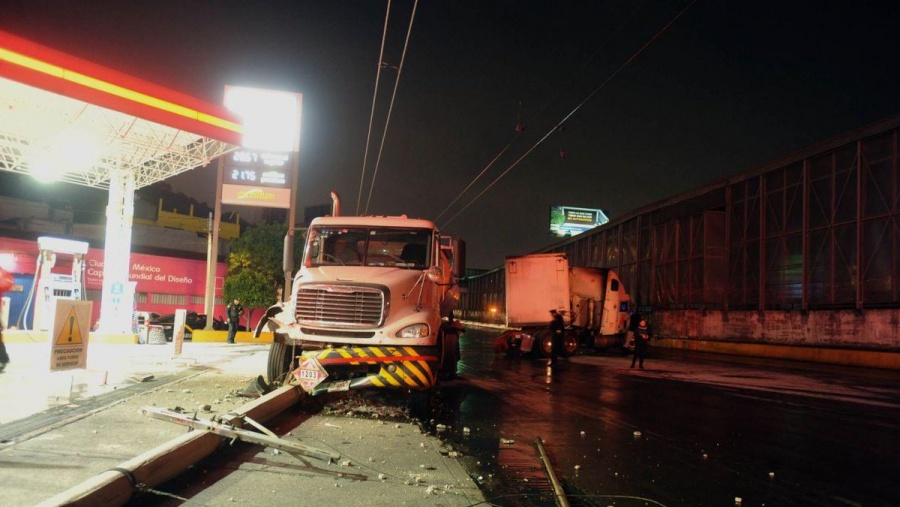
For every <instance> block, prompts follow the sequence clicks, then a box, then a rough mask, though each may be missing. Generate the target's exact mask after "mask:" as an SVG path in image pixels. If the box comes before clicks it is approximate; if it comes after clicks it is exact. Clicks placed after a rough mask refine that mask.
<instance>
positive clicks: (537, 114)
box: [434, 0, 647, 222]
mask: <svg viewBox="0 0 900 507" xmlns="http://www.w3.org/2000/svg"><path fill="white" fill-rule="evenodd" d="M646 3H647V0H644V1H643V2H641V3H640V4H639V5H638V6H637V7H636V8H635V9H634V10H633V11H631V14H629V15H628V17H626V18H625V20H624V21H622V23H620V24H619V26H618V27H617V28H616V29H615V30H613V32H612V33H611V34H610V35H609V37H608V38H607V39H606V41H604V42H603V44H601V45H600V47H598V48H597V50H596V51H594V52H593V53H592V54H591V56H589V57H588V58H587V60H585V61H584V63H583V64H582V65H581V67H580V68H579V69H578V70H576V71H575V72H574V73H573V74H572V75H571V76H569V79H568V80H566V82H565V83H563V85H562V86H560V87H559V89H558V90H557V91H556V93H554V94H553V96H552V97H550V99H548V100H547V101H545V102H544V105H542V106H541V107H540V109H538V112H537V113H535V114H534V115H532V116H531V118H529V119H528V120H527V121H526V122H525V123H519V122H518V118H516V135H515V136H514V137H513V138H512V139H511V140H510V141H509V142H508V143H507V144H506V146H504V147H503V149H501V150H500V151H499V152H498V153H497V155H496V156H494V158H493V159H492V160H491V161H490V162H489V163H488V165H486V166H485V167H484V169H482V170H481V172H479V173H478V175H477V176H475V178H474V179H472V181H471V182H469V184H468V185H467V186H466V188H464V189H463V190H462V192H460V193H459V194H458V195H457V196H456V198H455V199H453V201H452V202H450V204H448V205H447V207H446V208H444V210H443V211H441V212H440V213H439V214H438V216H436V217H435V218H434V221H435V222H437V221H438V220H439V219H440V218H441V217H442V216H444V213H446V212H447V211H448V210H449V209H450V208H451V207H452V206H453V205H454V204H456V202H457V201H459V200H460V199H461V198H462V196H463V195H465V193H466V192H468V191H469V189H470V188H472V185H474V184H475V183H476V182H477V181H478V180H479V179H481V177H482V176H483V175H484V174H485V173H486V172H487V171H488V170H489V169H490V168H491V167H492V166H493V165H494V163H495V162H497V160H498V159H499V158H500V157H501V156H502V155H503V154H504V153H506V150H508V149H509V148H510V146H512V145H513V143H514V142H515V141H516V139H518V138H519V136H520V135H521V134H522V132H524V131H525V128H527V127H528V125H530V124H531V123H532V122H534V121H535V120H537V119H538V118H539V117H540V116H541V113H543V112H544V110H545V109H547V107H548V106H549V105H550V104H552V103H553V101H554V100H556V98H557V97H559V95H560V94H561V93H562V92H563V90H565V89H566V88H567V87H568V86H569V85H570V84H571V83H572V81H574V80H575V78H576V77H578V75H579V74H581V73H582V72H584V70H585V69H586V68H587V66H588V64H589V63H590V62H591V60H593V59H594V58H596V57H597V55H598V54H600V51H603V50H604V49H605V48H606V46H607V45H609V43H610V41H612V40H613V39H614V38H615V36H616V35H617V34H618V33H619V32H620V31H621V30H622V28H624V27H625V25H627V24H628V22H629V21H630V20H631V18H632V17H634V15H635V14H637V12H638V11H639V10H640V9H641V8H642V7H643V6H644V4H646ZM520 105H521V103H520ZM520 113H521V111H520ZM520 127H521V128H520Z"/></svg>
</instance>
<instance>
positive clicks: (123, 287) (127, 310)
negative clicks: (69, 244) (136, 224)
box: [100, 169, 135, 334]
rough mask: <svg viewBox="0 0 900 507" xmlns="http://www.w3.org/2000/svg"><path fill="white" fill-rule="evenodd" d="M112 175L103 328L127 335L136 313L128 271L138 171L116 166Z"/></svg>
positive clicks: (108, 213) (105, 258) (103, 300)
mask: <svg viewBox="0 0 900 507" xmlns="http://www.w3.org/2000/svg"><path fill="white" fill-rule="evenodd" d="M109 176H110V178H109V203H108V204H107V206H106V244H105V247H104V248H105V251H104V257H103V296H102V300H101V304H100V331H101V332H103V333H110V334H127V333H132V332H133V330H132V319H133V313H134V284H133V283H130V282H129V280H128V274H129V272H130V269H129V267H130V263H131V226H132V221H133V219H134V190H135V173H134V171H130V170H126V169H117V170H113V171H110V175H109Z"/></svg>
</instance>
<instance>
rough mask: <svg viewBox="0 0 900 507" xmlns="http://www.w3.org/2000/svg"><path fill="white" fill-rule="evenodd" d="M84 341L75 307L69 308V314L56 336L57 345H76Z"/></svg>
mask: <svg viewBox="0 0 900 507" xmlns="http://www.w3.org/2000/svg"><path fill="white" fill-rule="evenodd" d="M82 343H84V342H83V341H82V339H81V326H79V325H78V315H76V314H75V307H74V306H73V307H72V309H71V310H69V315H68V316H67V317H66V320H65V321H63V324H62V327H61V329H60V330H59V335H58V336H57V337H56V344H57V345H76V344H82Z"/></svg>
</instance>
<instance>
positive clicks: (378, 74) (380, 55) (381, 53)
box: [356, 0, 391, 215]
mask: <svg viewBox="0 0 900 507" xmlns="http://www.w3.org/2000/svg"><path fill="white" fill-rule="evenodd" d="M390 17H391V0H388V2H387V11H386V12H385V13H384V31H383V32H382V34H381V51H379V52H378V71H377V72H376V73H375V92H374V93H373V94H372V110H371V111H370V112H369V130H368V131H367V132H366V151H365V154H364V155H363V164H362V174H360V175H359V192H358V193H357V194H356V214H357V215H359V204H360V201H362V189H363V183H364V182H365V179H366V164H367V163H368V161H369V143H370V141H371V139H372V122H373V120H374V119H375V102H376V100H377V99H378V83H379V81H380V80H381V69H382V67H384V66H383V65H382V62H384V44H385V41H386V40H387V29H388V20H389V19H390Z"/></svg>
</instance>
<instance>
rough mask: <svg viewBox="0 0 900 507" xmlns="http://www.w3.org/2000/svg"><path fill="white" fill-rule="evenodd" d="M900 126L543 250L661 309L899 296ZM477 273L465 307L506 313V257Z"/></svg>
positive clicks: (824, 304)
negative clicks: (615, 279)
mask: <svg viewBox="0 0 900 507" xmlns="http://www.w3.org/2000/svg"><path fill="white" fill-rule="evenodd" d="M898 128H900V118H898V119H892V120H888V121H885V122H881V123H879V124H876V125H873V126H870V127H867V128H864V129H860V130H859V131H856V132H853V133H849V134H846V135H844V136H841V137H838V138H835V139H832V140H829V141H826V142H824V143H821V144H819V145H816V146H813V147H811V148H808V149H806V150H803V151H801V152H798V153H796V154H793V155H791V156H788V157H785V158H783V159H781V160H779V161H776V162H773V163H771V164H767V165H766V166H763V167H761V168H758V169H755V170H752V171H749V172H747V173H744V174H741V175H739V176H736V177H733V178H730V179H728V180H725V181H723V182H718V183H716V184H713V185H709V186H706V187H703V188H701V189H698V190H695V191H692V192H689V193H686V194H684V195H681V196H677V197H674V198H672V199H669V200H666V201H663V202H661V203H656V204H654V205H652V206H648V207H647V208H643V209H641V210H637V211H635V212H632V213H630V214H628V215H626V216H624V217H622V218H620V219H618V220H615V221H613V222H610V223H609V224H606V225H604V226H601V227H598V228H597V229H594V230H592V231H589V232H587V233H583V234H581V235H579V236H576V237H575V238H572V239H569V240H567V241H564V242H560V243H557V244H554V245H551V246H550V247H548V248H546V249H544V250H542V251H543V252H564V253H566V254H567V255H568V257H569V261H570V264H571V265H573V266H596V267H606V268H611V269H614V270H616V271H617V272H618V274H619V276H620V278H621V280H622V281H623V283H625V284H626V287H627V288H628V291H629V293H630V294H631V296H632V300H633V301H634V302H635V303H636V305H639V306H648V305H649V306H651V307H653V308H654V309H659V310H665V309H689V308H696V309H725V310H727V309H734V310H739V309H740V310H784V309H788V310H790V309H800V310H807V309H828V308H834V309H845V308H855V309H857V310H862V309H864V308H896V307H900V163H898ZM467 285H468V287H467V290H466V291H465V292H464V294H463V298H462V302H461V312H462V314H463V316H464V318H472V319H475V318H476V317H477V316H483V317H485V319H483V320H488V319H491V318H493V319H494V320H497V319H498V316H497V314H502V312H503V311H504V279H503V269H502V268H499V269H497V270H493V271H489V272H487V273H483V274H480V275H477V276H473V277H470V278H469V279H468V280H467ZM492 308H493V309H495V310H494V311H493V312H492ZM476 320H482V319H476Z"/></svg>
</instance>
